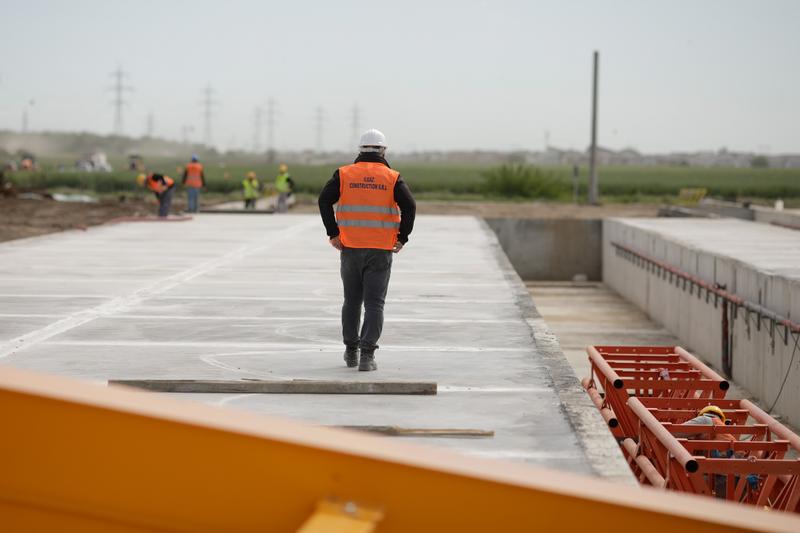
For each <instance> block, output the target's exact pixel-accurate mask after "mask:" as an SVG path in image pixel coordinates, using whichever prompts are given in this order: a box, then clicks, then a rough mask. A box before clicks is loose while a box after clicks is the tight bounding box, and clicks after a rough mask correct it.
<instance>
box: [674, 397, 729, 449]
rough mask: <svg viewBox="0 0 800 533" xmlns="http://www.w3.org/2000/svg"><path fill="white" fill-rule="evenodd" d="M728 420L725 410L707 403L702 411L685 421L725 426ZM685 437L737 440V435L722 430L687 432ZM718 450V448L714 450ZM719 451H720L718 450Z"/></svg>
mask: <svg viewBox="0 0 800 533" xmlns="http://www.w3.org/2000/svg"><path fill="white" fill-rule="evenodd" d="M726 421H727V417H726V416H725V412H724V411H723V410H722V409H720V408H719V407H717V406H716V405H706V406H705V407H703V408H702V409H700V411H698V412H697V416H696V417H694V418H692V419H691V420H689V421H687V422H684V424H690V425H693V426H695V425H697V426H723V427H724V426H725V422H726ZM683 436H684V437H685V438H689V439H708V440H722V441H726V442H735V441H736V437H734V436H733V435H731V434H730V433H720V432H713V433H695V434H692V435H690V434H685V435H683ZM712 451H717V450H712ZM718 453H719V452H718Z"/></svg>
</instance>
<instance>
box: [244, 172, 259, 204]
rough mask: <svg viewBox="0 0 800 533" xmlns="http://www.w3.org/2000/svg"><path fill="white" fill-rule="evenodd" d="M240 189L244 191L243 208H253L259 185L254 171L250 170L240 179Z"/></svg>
mask: <svg viewBox="0 0 800 533" xmlns="http://www.w3.org/2000/svg"><path fill="white" fill-rule="evenodd" d="M242 190H243V192H244V208H245V209H255V208H256V200H257V199H258V192H259V186H258V180H257V179H256V173H255V172H253V171H252V170H251V171H250V172H248V173H247V176H246V177H245V178H244V180H243V181H242Z"/></svg>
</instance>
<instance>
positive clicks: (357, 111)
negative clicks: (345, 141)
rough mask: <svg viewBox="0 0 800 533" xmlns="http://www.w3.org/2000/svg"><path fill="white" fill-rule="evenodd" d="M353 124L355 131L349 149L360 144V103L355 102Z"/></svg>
mask: <svg viewBox="0 0 800 533" xmlns="http://www.w3.org/2000/svg"><path fill="white" fill-rule="evenodd" d="M351 125H352V127H353V132H352V138H351V143H350V147H349V149H351V150H352V149H353V148H355V147H356V146H358V134H359V132H360V131H361V110H360V109H359V108H358V104H353V117H352V122H351Z"/></svg>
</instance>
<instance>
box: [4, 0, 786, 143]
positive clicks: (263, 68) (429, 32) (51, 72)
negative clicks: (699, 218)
mask: <svg viewBox="0 0 800 533" xmlns="http://www.w3.org/2000/svg"><path fill="white" fill-rule="evenodd" d="M0 17H2V20H3V24H2V28H0V129H19V128H20V127H21V116H22V111H23V108H24V107H25V106H26V102H28V101H30V100H31V99H33V100H34V104H33V106H32V107H31V108H30V110H29V115H30V128H31V129H32V130H43V129H48V130H88V131H93V132H99V133H109V132H111V131H112V126H113V117H114V114H113V108H112V106H111V104H110V100H111V92H109V91H107V90H106V88H107V87H108V86H110V84H111V81H112V79H111V76H110V73H111V71H112V70H114V69H115V68H116V67H117V65H121V66H122V67H123V69H124V70H125V71H126V72H128V73H129V75H130V78H129V83H130V85H131V86H133V88H134V91H133V92H132V93H130V94H129V95H128V100H129V105H128V106H127V107H126V108H125V114H124V121H125V122H124V131H125V132H126V133H127V134H131V135H134V136H140V135H142V134H143V133H144V132H145V128H146V120H147V114H148V113H149V112H152V113H153V115H154V117H155V133H156V135H159V136H163V137H168V138H173V139H179V138H180V137H181V128H182V127H183V126H185V125H190V126H193V127H194V130H193V134H192V137H193V138H194V139H195V140H201V139H202V131H203V118H202V111H201V105H200V100H201V97H202V94H201V93H202V88H203V87H204V86H206V85H207V84H210V85H211V86H212V87H213V88H214V89H215V91H216V98H217V99H218V101H219V106H218V107H217V109H216V112H215V115H214V122H213V142H214V144H215V145H217V146H219V147H222V148H230V147H247V148H249V147H250V146H251V145H252V138H253V122H254V119H253V115H254V109H255V107H256V106H258V105H260V104H261V105H263V104H264V103H265V102H266V101H267V99H268V98H270V97H271V98H274V99H275V101H276V102H277V107H278V109H279V112H280V113H279V115H278V117H277V127H276V139H275V140H276V143H275V144H276V146H277V147H278V148H279V149H301V148H313V147H314V146H315V144H316V134H315V111H314V110H315V108H316V107H317V106H321V107H322V108H323V109H324V113H325V122H324V135H323V147H324V148H325V149H329V150H330V149H345V148H348V147H349V146H350V141H351V137H352V135H351V124H350V123H351V115H352V111H351V109H352V107H353V105H354V104H356V103H357V104H358V105H359V107H360V109H361V115H362V119H361V126H362V129H365V128H367V127H377V128H379V129H382V130H383V131H384V132H385V133H386V135H387V137H388V141H389V143H390V146H391V148H392V149H394V150H398V151H407V150H415V149H416V150H428V149H472V148H490V149H541V147H542V146H543V144H544V141H545V131H549V138H550V143H551V144H553V145H555V146H562V147H575V148H581V149H583V148H584V147H585V146H586V145H587V144H588V142H589V133H590V132H589V115H590V104H591V87H590V81H591V55H592V51H593V50H595V49H597V50H599V51H600V54H601V68H600V128H599V139H600V144H601V145H604V146H609V147H612V148H622V147H626V146H633V147H636V148H638V149H640V150H644V151H647V152H653V151H659V152H660V151H670V150H698V149H717V148H719V147H722V146H726V147H728V148H730V149H735V150H758V151H766V152H769V153H779V152H785V151H794V152H798V151H800V31H799V30H800V1H796V0H785V1H777V0H760V1H736V0H718V1H698V0H687V1H677V0H670V1H649V0H629V1H599V0H593V1H548V2H536V1H532V0H529V1H502V0H496V1H492V2H480V1H469V0H461V1H436V0H427V1H423V2H417V1H413V0H405V1H402V2H399V1H398V2H365V1H363V0H362V1H360V2H351V1H347V0H337V1H327V2H323V1H317V2H308V1H297V0H285V1H282V2H273V1H264V0H261V1H240V0H227V1H225V2H212V1H200V0H196V1H192V2H188V1H182V2H178V1H167V0H161V1H146V0H138V1H129V2H122V1H113V0H102V1H93V0H71V1H40V0H23V1H16V0H0Z"/></svg>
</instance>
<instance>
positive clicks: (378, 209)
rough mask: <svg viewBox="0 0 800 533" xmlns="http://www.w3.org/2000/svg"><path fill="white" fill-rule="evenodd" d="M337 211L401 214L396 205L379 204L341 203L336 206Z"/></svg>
mask: <svg viewBox="0 0 800 533" xmlns="http://www.w3.org/2000/svg"><path fill="white" fill-rule="evenodd" d="M336 212H337V213H386V214H387V215H399V214H400V210H399V209H395V208H394V207H383V206H377V205H340V206H337V207H336Z"/></svg>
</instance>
